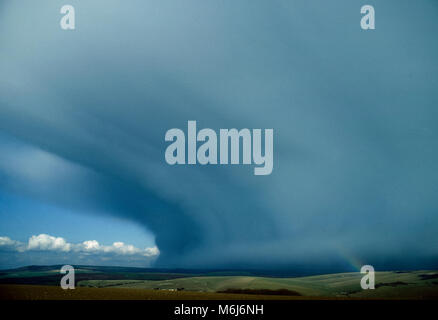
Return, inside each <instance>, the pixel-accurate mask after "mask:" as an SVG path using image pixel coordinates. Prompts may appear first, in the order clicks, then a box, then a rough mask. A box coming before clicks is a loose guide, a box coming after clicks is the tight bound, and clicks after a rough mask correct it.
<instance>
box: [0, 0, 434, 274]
mask: <svg viewBox="0 0 438 320" xmlns="http://www.w3.org/2000/svg"><path fill="white" fill-rule="evenodd" d="M62 4H63V3H61V2H59V1H52V2H47V3H44V4H41V3H34V2H30V1H29V2H28V5H27V6H26V7H25V10H23V7H22V6H21V5H20V6H19V5H18V4H15V3H12V2H11V3H9V4H8V5H7V6H4V7H2V11H3V12H2V13H1V15H2V17H4V18H3V19H2V20H1V22H0V37H1V39H2V41H1V51H0V56H1V60H0V68H1V70H2V73H1V76H0V81H1V82H0V128H1V130H2V131H3V133H4V140H5V141H2V144H3V145H6V144H7V142H6V141H9V140H10V139H11V138H10V137H11V136H13V137H14V138H13V139H17V141H18V142H17V144H21V143H22V144H23V145H25V146H27V147H29V148H36V149H38V150H44V152H46V153H47V154H49V155H50V156H49V157H52V156H53V157H56V158H57V159H58V158H59V160H57V161H65V162H66V163H67V165H66V167H62V166H61V169H59V170H61V171H62V172H66V171H68V172H70V171H73V172H75V174H71V175H68V174H66V176H65V177H64V179H63V180H62V181H63V182H57V184H56V183H55V184H54V185H53V187H46V188H34V189H32V188H28V187H27V186H29V179H30V178H29V177H26V175H22V176H20V177H17V176H16V175H14V172H15V171H14V170H13V169H11V167H10V166H7V165H3V167H1V168H0V169H2V172H1V173H0V174H1V175H2V176H3V177H4V179H2V182H1V183H0V187H2V188H4V189H7V190H13V191H14V192H21V193H26V194H28V195H30V196H35V197H39V198H42V199H44V200H45V201H48V202H60V203H62V204H63V205H65V206H69V207H72V208H76V209H77V210H86V209H89V208H93V209H96V208H97V209H98V210H100V211H102V212H107V213H109V214H114V215H120V216H124V217H126V218H129V219H132V220H134V221H137V222H139V223H141V224H142V225H144V226H145V227H147V228H148V229H150V230H152V231H153V232H154V234H155V235H156V241H157V245H158V247H159V249H160V252H161V255H160V258H159V263H161V264H163V265H168V266H172V265H179V266H216V267H217V266H272V267H274V266H294V267H295V268H309V267H308V266H309V265H310V264H313V265H316V266H318V267H319V268H325V269H329V268H338V269H339V268H347V267H348V266H347V264H348V263H351V262H350V260H352V259H355V260H358V261H361V262H364V263H365V262H366V263H370V264H372V263H375V264H377V266H376V267H399V266H415V265H416V263H423V265H425V264H428V265H431V264H434V263H436V258H435V257H437V254H438V247H437V244H436V243H435V242H434V238H435V237H434V235H435V234H436V230H437V227H438V221H437V215H436V212H437V209H438V205H437V201H436V192H437V187H436V186H437V185H438V184H437V182H438V170H437V169H438V165H437V163H438V161H437V160H438V159H437V158H438V150H437V148H436V139H437V136H438V126H437V121H436V120H437V119H438V114H437V111H436V110H437V109H436V105H437V102H438V95H437V93H436V87H437V85H438V83H437V71H438V70H437V64H436V62H435V59H436V56H437V54H438V46H437V44H436V41H435V34H436V32H437V31H438V30H437V22H436V21H438V20H437V18H438V17H437V15H438V13H437V5H436V4H435V3H434V2H433V1H419V2H418V3H417V4H416V6H415V8H413V7H412V6H409V5H408V4H409V2H408V1H385V3H379V4H378V5H377V4H376V11H377V22H376V26H377V30H375V31H372V32H364V31H362V30H361V29H360V27H359V21H360V7H361V5H362V3H361V2H360V1H336V2H329V1H311V2H309V1H269V2H268V1H184V2H181V3H175V2H173V1H160V2H155V1H150V2H149V1H146V2H140V1H130V2H129V3H122V2H121V1H105V2H103V1H94V2H92V3H88V2H87V3H84V2H77V3H76V2H75V1H72V3H71V4H72V5H74V6H75V8H76V11H77V12H76V14H77V21H76V24H77V29H76V30H75V31H72V32H66V31H62V30H61V29H60V28H59V26H58V24H59V18H60V15H59V14H58V12H59V8H60V7H61V5H62ZM6 12H7V15H6V14H5V13H6ZM420 17H421V18H420ZM187 120H197V122H198V127H199V128H203V127H208V128H213V129H219V128H233V127H236V128H245V127H248V128H273V129H274V143H275V147H274V153H275V154H274V170H273V173H272V175H270V176H266V177H260V176H253V175H252V169H251V168H249V167H242V166H237V167H232V166H229V167H227V166H217V167H200V166H179V167H170V166H168V165H167V164H166V163H165V161H164V150H165V147H166V144H165V142H164V134H165V132H166V130H168V129H170V128H175V127H176V128H181V129H185V128H186V125H187ZM13 139H12V140H13ZM17 149H19V147H17V146H12V147H10V148H9V149H8V151H7V153H8V154H9V155H14V152H16V150H17ZM9 161H14V159H13V157H12V159H11V160H9ZM4 163H5V161H3V164H4ZM6 163H7V161H6ZM55 167H56V166H55ZM62 168H64V169H62ZM18 170H19V169H18ZM35 170H38V169H35ZM19 171H20V170H19ZM79 173H80V174H79ZM78 175H79V176H80V177H81V179H79V178H77V177H78ZM82 175H83V176H82ZM69 176H70V178H69ZM73 177H76V178H75V179H76V180H75V179H73ZM20 179H22V180H20ZM59 183H62V188H59ZM425 244H427V245H425ZM414 261H416V262H415V263H414ZM303 266H304V267H303Z"/></svg>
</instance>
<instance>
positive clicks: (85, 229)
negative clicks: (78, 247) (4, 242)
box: [0, 191, 155, 248]
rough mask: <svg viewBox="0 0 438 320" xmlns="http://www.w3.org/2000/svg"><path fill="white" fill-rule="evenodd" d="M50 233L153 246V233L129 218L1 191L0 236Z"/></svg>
mask: <svg viewBox="0 0 438 320" xmlns="http://www.w3.org/2000/svg"><path fill="white" fill-rule="evenodd" d="M39 234H49V235H56V236H60V237H63V238H65V239H67V240H68V241H71V242H82V241H85V240H90V239H92V240H96V241H98V242H99V243H105V244H110V243H113V242H124V243H129V244H132V245H134V246H136V247H139V248H142V247H153V246H155V240H154V235H153V234H152V233H150V232H149V231H148V230H146V229H145V228H144V227H141V226H139V225H137V224H136V223H133V222H132V221H129V220H123V219H120V218H118V217H114V216H110V215H101V214H90V213H88V212H87V213H77V212H72V211H70V210H66V209H63V208H60V207H57V206H51V205H47V204H43V203H41V202H39V201H37V200H33V199H28V198H24V197H19V196H16V195H11V194H7V193H2V192H1V191H0V236H8V237H10V238H12V239H14V240H18V241H21V242H26V241H27V240H28V238H29V237H30V236H31V235H39Z"/></svg>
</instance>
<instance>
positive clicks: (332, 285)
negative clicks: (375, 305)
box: [79, 271, 438, 299]
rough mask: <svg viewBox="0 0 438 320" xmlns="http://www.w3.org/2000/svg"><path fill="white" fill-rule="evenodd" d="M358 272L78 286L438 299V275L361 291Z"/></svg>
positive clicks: (383, 275)
mask: <svg viewBox="0 0 438 320" xmlns="http://www.w3.org/2000/svg"><path fill="white" fill-rule="evenodd" d="M361 277H362V275H361V274H359V273H340V274H328V275H320V276H312V277H298V278H267V277H245V276H227V277H214V276H211V277H188V278H178V279H169V280H163V281H151V280H130V281H120V280H88V281H80V282H79V286H82V287H95V288H109V287H111V288H125V289H126V288H135V289H148V290H151V289H155V290H156V291H161V290H172V289H178V288H179V289H183V290H184V291H197V292H207V293H208V292H210V293H211V292H218V291H226V290H229V289H253V290H255V289H269V290H278V289H287V290H290V291H293V292H297V293H298V294H299V295H300V296H303V297H319V298H327V297H331V298H336V297H337V298H378V299H380V298H396V299H398V298H414V299H423V298H438V272H435V271H415V272H402V273H401V272H377V273H376V289H375V290H362V289H361V287H360V279H361Z"/></svg>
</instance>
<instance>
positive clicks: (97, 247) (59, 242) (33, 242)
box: [0, 234, 160, 258]
mask: <svg viewBox="0 0 438 320" xmlns="http://www.w3.org/2000/svg"><path fill="white" fill-rule="evenodd" d="M1 248H5V249H9V250H13V251H18V252H25V251H35V250H38V251H56V252H65V253H68V252H75V253H85V254H96V255H117V256H144V257H151V258H154V257H157V256H158V255H159V254H160V251H159V250H158V248H157V247H156V246H154V247H150V248H144V249H140V248H136V247H135V246H133V245H131V244H125V243H124V242H120V241H119V242H114V243H113V244H112V245H110V246H105V245H101V244H100V243H99V242H98V241H96V240H87V241H84V242H82V243H78V244H74V243H68V242H67V241H66V240H65V239H64V238H61V237H54V236H51V235H48V234H40V235H33V236H31V237H30V238H29V240H28V243H27V245H25V244H24V243H22V242H20V241H16V240H12V239H10V238H9V237H0V249H1Z"/></svg>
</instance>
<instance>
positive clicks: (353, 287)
mask: <svg viewBox="0 0 438 320" xmlns="http://www.w3.org/2000/svg"><path fill="white" fill-rule="evenodd" d="M75 270H76V287H77V289H75V290H66V291H64V290H62V289H60V288H59V281H60V279H61V277H62V275H60V274H59V268H58V266H51V267H49V266H47V267H37V266H32V267H25V268H20V269H15V270H3V271H1V272H0V299H266V298H267V297H269V298H271V299H272V298H275V299H438V271H406V272H401V271H388V272H377V273H376V289H375V290H362V289H361V287H360V279H361V277H362V275H361V274H360V273H338V274H327V275H318V276H308V277H275V276H269V277H268V276H257V275H253V274H251V272H246V273H242V272H240V274H239V272H237V273H236V274H237V275H230V274H233V273H232V272H230V271H226V272H220V271H216V272H206V271H199V272H195V271H193V270H192V271H181V270H180V271H178V270H158V269H157V270H155V269H136V268H117V267H115V268H114V267H89V266H76V267H75ZM166 271H167V272H166ZM230 292H234V294H233V293H230ZM236 292H237V293H236ZM280 294H281V296H280Z"/></svg>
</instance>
